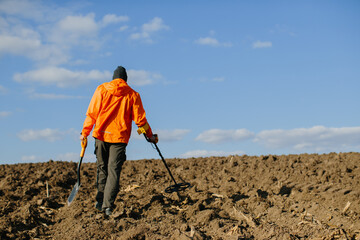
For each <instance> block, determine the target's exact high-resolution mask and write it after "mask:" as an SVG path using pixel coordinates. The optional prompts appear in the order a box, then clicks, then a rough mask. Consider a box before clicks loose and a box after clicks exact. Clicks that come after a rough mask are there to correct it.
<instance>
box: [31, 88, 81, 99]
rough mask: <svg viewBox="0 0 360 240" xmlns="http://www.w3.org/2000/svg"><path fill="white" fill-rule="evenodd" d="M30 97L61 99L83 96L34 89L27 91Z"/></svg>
mask: <svg viewBox="0 0 360 240" xmlns="http://www.w3.org/2000/svg"><path fill="white" fill-rule="evenodd" d="M27 94H28V96H29V98H31V99H46V100H61V99H80V98H84V97H81V96H70V95H64V94H55V93H37V92H35V91H34V90H29V91H27Z"/></svg>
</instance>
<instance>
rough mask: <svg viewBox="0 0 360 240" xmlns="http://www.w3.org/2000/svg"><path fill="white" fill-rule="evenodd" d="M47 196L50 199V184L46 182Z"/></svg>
mask: <svg viewBox="0 0 360 240" xmlns="http://www.w3.org/2000/svg"><path fill="white" fill-rule="evenodd" d="M46 196H47V197H49V183H48V181H46Z"/></svg>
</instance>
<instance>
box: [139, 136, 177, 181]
mask: <svg viewBox="0 0 360 240" xmlns="http://www.w3.org/2000/svg"><path fill="white" fill-rule="evenodd" d="M144 137H145V139H146V141H148V142H150V139H149V138H148V137H147V136H146V134H145V133H144ZM153 144H154V145H155V148H156V151H158V153H159V155H160V158H161V160H162V161H163V163H164V165H165V167H166V169H167V170H168V172H169V174H170V177H171V179H172V180H173V181H174V183H175V185H178V184H177V183H176V181H175V178H174V176H173V175H172V173H171V171H170V168H169V167H168V165H167V164H166V162H165V158H164V157H163V155H162V154H161V152H160V149H159V147H158V146H157V145H156V143H153Z"/></svg>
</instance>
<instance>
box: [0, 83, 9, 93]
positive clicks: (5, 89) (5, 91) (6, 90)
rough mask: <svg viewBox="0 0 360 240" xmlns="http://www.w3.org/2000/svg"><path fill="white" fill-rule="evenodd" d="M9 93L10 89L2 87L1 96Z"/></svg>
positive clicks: (0, 88) (0, 87)
mask: <svg viewBox="0 0 360 240" xmlns="http://www.w3.org/2000/svg"><path fill="white" fill-rule="evenodd" d="M7 92H8V89H7V88H6V87H4V86H2V85H0V95H5V94H6V93H7Z"/></svg>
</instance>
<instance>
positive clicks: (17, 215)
mask: <svg viewBox="0 0 360 240" xmlns="http://www.w3.org/2000/svg"><path fill="white" fill-rule="evenodd" d="M166 161H167V163H168V165H169V168H170V169H171V171H172V173H173V175H174V177H175V179H176V180H177V181H178V182H182V180H183V181H186V182H189V183H190V184H191V185H192V187H191V188H190V189H187V190H185V191H184V192H180V193H179V194H176V193H170V194H169V193H165V191H164V190H165V188H166V187H168V186H169V185H172V181H171V178H170V176H169V174H168V172H167V170H166V168H165V166H164V165H163V163H162V161H161V160H158V159H153V160H139V161H127V162H126V163H125V164H124V167H123V171H122V174H121V189H120V192H119V194H118V198H117V200H116V206H117V207H116V209H115V211H114V213H113V215H112V216H111V217H110V218H107V217H105V216H104V215H103V214H102V213H99V212H97V211H96V210H95V208H94V205H95V200H94V198H95V194H96V189H95V178H96V164H95V163H83V164H82V168H81V180H82V186H81V188H80V190H79V192H78V195H77V197H76V199H75V200H74V202H73V203H72V204H71V206H67V204H66V200H67V197H68V196H69V194H70V192H71V190H72V188H73V186H74V184H75V181H76V166H77V163H75V162H61V161H49V162H46V163H34V164H16V165H0V239H324V240H325V239H360V166H359V164H360V153H339V154H337V153H330V154H322V155H318V154H301V155H281V156H279V155H276V156H275V155H269V156H247V155H243V156H228V157H210V158H191V159H168V160H166Z"/></svg>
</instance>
